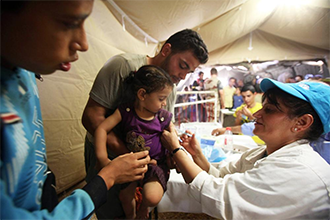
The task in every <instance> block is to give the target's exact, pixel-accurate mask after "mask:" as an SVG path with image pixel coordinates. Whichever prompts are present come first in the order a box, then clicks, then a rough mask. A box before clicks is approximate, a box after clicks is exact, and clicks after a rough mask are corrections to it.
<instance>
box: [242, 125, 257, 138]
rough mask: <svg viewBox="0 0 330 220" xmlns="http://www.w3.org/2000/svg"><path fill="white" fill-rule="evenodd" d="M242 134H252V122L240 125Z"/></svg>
mask: <svg viewBox="0 0 330 220" xmlns="http://www.w3.org/2000/svg"><path fill="white" fill-rule="evenodd" d="M241 130H242V134H244V135H249V136H254V134H253V130H254V122H247V123H244V124H242V125H241Z"/></svg>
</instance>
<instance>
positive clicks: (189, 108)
mask: <svg viewBox="0 0 330 220" xmlns="http://www.w3.org/2000/svg"><path fill="white" fill-rule="evenodd" d="M210 74H211V77H210V78H204V76H205V74H204V72H203V71H199V72H198V78H197V79H196V80H194V81H193V83H192V84H191V85H189V86H187V85H186V86H184V89H183V91H186V92H187V91H210V90H213V91H216V93H217V94H218V106H217V110H218V112H217V113H214V102H207V100H210V99H211V98H212V99H213V98H214V95H210V94H203V93H197V94H189V95H187V94H183V95H178V97H177V100H176V103H187V102H195V101H197V102H203V103H198V104H197V105H195V104H191V105H184V106H182V107H178V108H175V118H176V123H179V124H180V123H187V122H214V114H218V116H219V114H220V113H219V112H220V109H229V110H233V111H235V110H236V109H237V108H240V107H242V105H244V104H246V103H245V102H244V99H243V96H242V94H241V93H242V88H243V87H244V86H245V88H246V85H251V86H252V87H254V90H255V94H254V99H255V102H256V103H259V104H261V102H262V101H261V97H262V91H261V90H260V88H259V85H260V83H261V81H262V79H263V78H262V77H260V76H258V75H254V74H248V75H246V76H244V77H243V78H235V77H229V79H228V84H227V85H225V86H224V83H222V82H221V81H220V80H219V75H218V71H217V69H216V68H214V67H213V68H211V70H210ZM292 75H293V74H288V73H286V72H284V73H282V74H280V75H279V76H278V78H277V81H279V82H283V83H296V82H300V81H302V80H320V81H322V80H323V77H322V75H313V74H306V75H305V76H303V75H299V74H297V75H295V76H292ZM217 118H219V117H217Z"/></svg>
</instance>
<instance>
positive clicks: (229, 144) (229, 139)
mask: <svg viewBox="0 0 330 220" xmlns="http://www.w3.org/2000/svg"><path fill="white" fill-rule="evenodd" d="M233 142H234V141H233V132H232V131H231V128H230V127H226V131H225V133H224V142H223V146H224V149H226V150H230V151H232V150H233Z"/></svg>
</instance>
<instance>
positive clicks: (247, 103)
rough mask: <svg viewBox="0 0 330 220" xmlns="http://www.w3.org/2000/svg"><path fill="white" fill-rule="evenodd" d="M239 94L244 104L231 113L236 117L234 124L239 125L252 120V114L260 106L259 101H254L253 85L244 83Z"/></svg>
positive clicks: (254, 91)
mask: <svg viewBox="0 0 330 220" xmlns="http://www.w3.org/2000/svg"><path fill="white" fill-rule="evenodd" d="M241 94H242V97H243V101H244V104H242V105H241V106H240V107H238V108H237V109H236V111H235V113H234V115H233V116H234V117H235V118H236V119H235V125H241V124H243V123H246V122H249V121H252V120H254V116H253V114H254V113H255V112H257V111H258V110H259V109H261V108H262V105H261V103H259V102H256V101H255V96H256V94H257V93H256V90H255V88H254V86H253V85H250V84H247V85H244V86H243V88H242V90H241Z"/></svg>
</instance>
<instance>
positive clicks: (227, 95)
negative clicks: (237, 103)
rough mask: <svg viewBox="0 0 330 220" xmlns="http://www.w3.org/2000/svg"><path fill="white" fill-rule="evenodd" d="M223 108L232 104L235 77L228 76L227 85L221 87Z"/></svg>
mask: <svg viewBox="0 0 330 220" xmlns="http://www.w3.org/2000/svg"><path fill="white" fill-rule="evenodd" d="M223 93H224V99H225V100H224V103H225V108H227V109H232V108H233V104H234V95H235V94H236V93H237V88H236V78H235V77H230V78H229V80H228V86H225V87H224V88H223Z"/></svg>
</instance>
